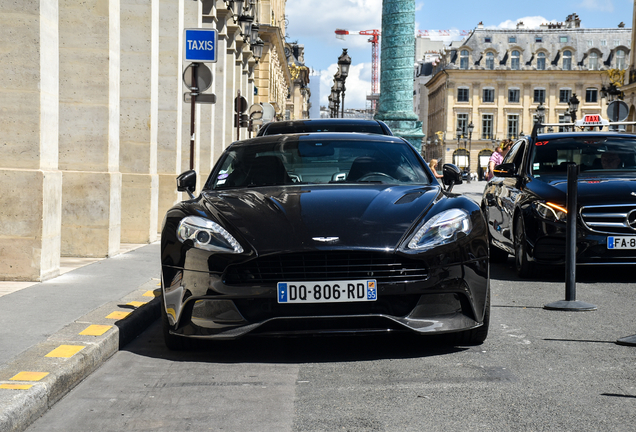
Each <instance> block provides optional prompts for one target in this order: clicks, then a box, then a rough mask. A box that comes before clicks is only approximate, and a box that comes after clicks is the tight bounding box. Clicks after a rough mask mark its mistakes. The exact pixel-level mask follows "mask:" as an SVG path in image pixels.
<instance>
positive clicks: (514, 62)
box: [510, 50, 521, 70]
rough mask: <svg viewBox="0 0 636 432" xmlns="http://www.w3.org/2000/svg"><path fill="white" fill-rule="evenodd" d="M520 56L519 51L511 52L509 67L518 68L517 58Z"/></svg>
mask: <svg viewBox="0 0 636 432" xmlns="http://www.w3.org/2000/svg"><path fill="white" fill-rule="evenodd" d="M520 57H521V53H520V52H519V51H517V50H514V51H513V52H512V57H511V59H510V69H512V70H519V58H520Z"/></svg>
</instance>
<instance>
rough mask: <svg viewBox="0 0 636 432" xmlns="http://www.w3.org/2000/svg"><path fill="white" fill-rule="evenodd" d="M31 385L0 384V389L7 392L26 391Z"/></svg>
mask: <svg viewBox="0 0 636 432" xmlns="http://www.w3.org/2000/svg"><path fill="white" fill-rule="evenodd" d="M31 387H33V384H0V389H7V390H28V389H30V388H31Z"/></svg>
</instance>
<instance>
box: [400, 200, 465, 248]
mask: <svg viewBox="0 0 636 432" xmlns="http://www.w3.org/2000/svg"><path fill="white" fill-rule="evenodd" d="M472 229H473V225H472V222H471V221H470V215H469V214H468V212H467V211H466V210H463V209H451V210H446V211H443V212H441V213H439V214H436V215H435V216H433V217H432V218H430V219H429V220H428V221H426V223H425V224H424V225H422V226H421V227H420V228H419V229H418V230H417V232H416V233H415V235H414V236H413V237H412V238H411V240H410V241H409V243H408V248H409V249H415V250H420V251H421V250H426V249H430V248H432V247H434V246H439V245H443V244H447V243H451V242H453V241H455V240H456V239H457V236H458V234H460V233H464V234H468V233H470V231H471V230H472Z"/></svg>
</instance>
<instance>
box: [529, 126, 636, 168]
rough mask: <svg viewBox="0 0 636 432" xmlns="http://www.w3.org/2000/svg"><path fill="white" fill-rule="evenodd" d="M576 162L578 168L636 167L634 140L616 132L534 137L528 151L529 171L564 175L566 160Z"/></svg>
mask: <svg viewBox="0 0 636 432" xmlns="http://www.w3.org/2000/svg"><path fill="white" fill-rule="evenodd" d="M569 162H574V163H576V164H577V165H580V167H581V172H590V173H601V172H615V171H618V172H631V173H632V174H630V175H633V173H634V172H635V171H636V140H635V139H634V138H633V137H620V136H609V137H608V136H582V137H568V138H553V139H548V140H544V141H542V140H541V138H539V139H538V140H537V142H536V143H535V145H534V151H533V152H532V156H531V161H530V169H531V172H532V175H533V176H535V177H540V176H542V175H566V174H567V163H569Z"/></svg>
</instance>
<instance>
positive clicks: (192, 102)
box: [190, 63, 199, 170]
mask: <svg viewBox="0 0 636 432" xmlns="http://www.w3.org/2000/svg"><path fill="white" fill-rule="evenodd" d="M198 68H199V63H192V91H191V92H190V169H191V170H192V169H194V139H195V136H194V131H195V121H196V115H195V114H196V104H195V102H196V98H197V95H198V94H199V93H198V91H199V87H198V83H197V69H198Z"/></svg>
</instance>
